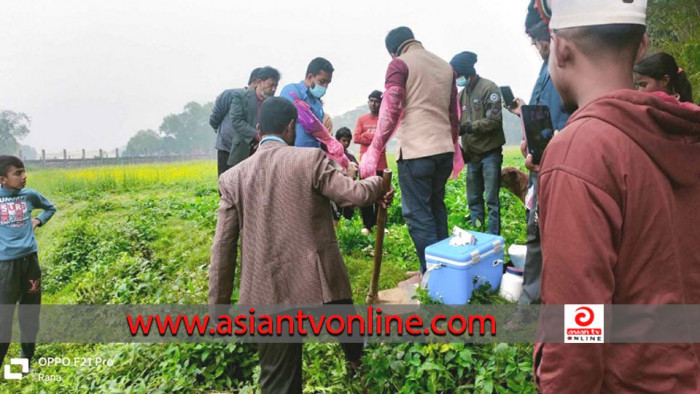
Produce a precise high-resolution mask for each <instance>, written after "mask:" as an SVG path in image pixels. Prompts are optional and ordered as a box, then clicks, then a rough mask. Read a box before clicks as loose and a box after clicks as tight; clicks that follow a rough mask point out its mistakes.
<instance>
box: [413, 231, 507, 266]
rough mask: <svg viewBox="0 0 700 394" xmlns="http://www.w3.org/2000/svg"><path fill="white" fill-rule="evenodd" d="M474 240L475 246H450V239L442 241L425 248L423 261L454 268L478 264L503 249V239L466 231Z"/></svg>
mask: <svg viewBox="0 0 700 394" xmlns="http://www.w3.org/2000/svg"><path fill="white" fill-rule="evenodd" d="M468 232H469V233H470V234H472V235H473V236H474V237H475V238H476V244H474V245H464V246H452V245H450V238H447V239H443V240H442V241H439V242H437V243H434V244H432V245H430V246H428V247H427V248H425V260H426V261H427V262H429V263H444V264H449V265H453V266H456V267H466V266H468V265H473V264H478V263H479V261H480V260H481V259H482V258H484V257H485V256H488V255H490V254H493V253H499V252H502V251H503V249H504V248H505V240H504V239H503V237H501V236H498V235H493V234H487V233H479V232H476V231H468Z"/></svg>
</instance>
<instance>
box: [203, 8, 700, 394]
mask: <svg viewBox="0 0 700 394" xmlns="http://www.w3.org/2000/svg"><path fill="white" fill-rule="evenodd" d="M645 26H646V2H645V1H619V2H612V1H603V0H596V1H588V2H555V3H554V4H553V5H552V6H550V4H549V2H547V1H542V0H532V1H531V2H530V6H529V8H528V14H527V18H526V21H525V32H526V34H527V35H528V36H529V37H530V38H531V42H532V45H534V46H535V47H536V48H537V50H538V52H539V54H540V55H541V57H542V60H543V63H542V68H541V71H540V73H539V76H538V78H537V82H536V84H535V87H534V89H533V93H532V96H531V98H530V100H529V103H527V104H528V105H545V106H547V107H548V109H549V114H550V117H551V119H550V120H551V124H552V125H553V127H554V128H555V129H556V132H555V137H554V138H553V139H552V141H551V142H550V144H549V146H548V147H547V149H546V153H545V155H544V158H543V159H542V161H541V163H535V162H534V160H533V157H532V155H531V154H529V153H528V149H527V146H526V145H527V144H526V142H525V141H524V142H523V144H522V146H521V148H522V151H523V156H524V159H525V166H526V167H527V169H528V170H529V171H530V178H529V184H528V189H529V190H528V193H527V196H526V199H525V203H526V207H527V212H528V214H527V246H528V247H527V256H526V263H525V275H524V277H525V278H524V283H523V290H524V291H523V293H522V296H521V299H520V304H530V303H545V304H571V303H576V304H581V303H589V304H590V303H593V304H619V303H626V304H635V303H640V304H656V303H681V304H684V303H685V304H696V303H700V291H699V290H698V289H700V268H698V267H700V264H698V263H700V261H698V256H700V254H699V253H700V247H699V246H698V242H697V235H698V233H697V231H694V230H693V226H694V223H695V222H696V221H698V219H700V212H699V211H698V210H697V207H698V206H700V200H699V198H700V179H699V178H698V175H697V168H700V163H698V162H697V161H698V160H700V155H699V154H700V143H699V141H700V129H699V127H700V108H698V107H697V106H695V105H694V104H692V93H691V90H690V85H689V83H688V82H687V78H685V73H684V71H683V70H682V69H681V68H679V67H678V65H676V63H675V61H674V60H673V58H672V57H671V56H670V55H668V54H665V53H658V54H653V55H650V56H647V57H644V54H645V51H646V48H647V45H648V36H647V35H646V33H645ZM385 45H386V49H387V52H388V53H389V56H390V57H391V58H392V61H391V62H390V64H389V66H388V69H387V70H386V79H385V86H384V92H383V93H382V92H379V91H374V92H372V93H371V94H370V95H369V103H368V104H369V109H370V113H368V114H367V115H364V116H362V117H361V118H360V119H358V121H357V126H356V129H355V132H354V135H353V140H354V142H355V143H357V144H359V145H360V156H359V176H360V179H361V180H359V181H354V179H355V177H356V174H355V168H354V165H353V164H349V163H356V162H357V160H355V157H354V156H352V155H350V154H347V147H348V145H349V143H350V139H351V138H350V132H349V129H346V128H344V129H341V130H338V133H337V135H336V137H337V140H335V139H333V140H331V138H330V136H331V132H332V130H329V129H327V128H325V127H324V126H323V122H322V120H323V119H324V116H326V115H327V114H325V113H324V109H323V102H322V101H321V98H322V97H323V95H324V93H325V92H326V90H327V89H328V85H329V84H330V83H331V81H332V77H333V67H332V65H331V64H330V62H328V61H327V60H326V59H322V58H316V59H314V60H312V61H311V63H310V64H309V67H308V69H307V73H306V76H305V77H304V79H303V80H302V81H301V82H299V83H294V84H289V85H287V86H285V87H284V88H283V90H282V93H281V97H282V98H281V99H272V98H271V99H268V101H265V102H264V103H263V105H262V108H261V110H260V127H259V130H260V132H261V136H262V141H261V142H259V143H258V142H257V140H251V141H252V142H251V144H253V145H255V144H259V145H260V146H261V149H262V148H266V149H265V155H266V156H263V155H259V154H256V155H254V156H253V157H254V159H249V160H247V161H243V162H241V163H240V164H239V165H238V167H234V168H233V170H230V171H228V172H226V173H224V174H223V175H222V177H221V178H220V187H221V191H222V201H221V210H220V212H219V224H218V226H217V231H216V234H217V235H216V240H215V243H214V253H213V256H212V265H211V271H210V274H211V275H210V285H211V292H210V302H211V303H214V304H217V303H228V302H230V296H231V291H232V287H231V286H232V281H233V273H232V269H233V267H235V250H236V240H237V239H238V237H239V234H242V235H241V237H242V238H243V239H246V242H247V243H248V242H252V243H253V244H255V241H250V240H251V239H253V240H254V239H257V238H259V237H262V235H257V236H256V235H247V236H246V235H245V234H249V232H264V233H265V234H267V238H268V239H274V240H275V241H274V243H275V245H280V247H283V246H284V245H290V244H294V245H295V248H290V249H288V252H286V253H280V252H275V253H272V252H271V250H275V248H269V247H266V248H256V247H255V246H247V245H246V247H244V248H242V250H243V253H244V256H243V258H242V261H243V263H242V269H243V274H242V275H243V277H242V279H241V291H240V299H239V302H241V303H246V302H253V303H254V302H262V303H265V302H272V303H286V302H292V301H293V302H307V303H308V302H311V303H331V302H351V300H350V293H349V281H348V278H347V271H346V268H345V266H344V265H343V264H342V257H341V255H340V250H339V249H338V246H337V243H335V242H334V241H333V240H334V236H333V234H334V233H333V232H332V230H331V229H332V224H333V215H332V214H331V213H330V212H329V208H328V207H329V206H330V205H331V203H332V202H333V206H334V211H335V219H336V220H337V219H338V218H339V217H340V216H346V217H350V216H349V215H351V214H352V211H346V210H344V209H345V208H343V207H344V206H346V205H348V204H350V203H352V204H353V205H356V206H368V205H369V204H372V203H376V202H380V203H382V204H387V203H389V202H390V200H391V195H384V196H382V195H381V193H380V178H379V177H377V175H380V174H381V170H383V169H384V168H386V167H387V163H386V146H387V143H388V142H389V140H390V139H391V138H392V137H394V136H396V140H397V145H398V146H397V151H396V160H397V167H398V178H399V187H400V189H401V197H402V198H401V209H402V214H403V216H404V218H405V219H406V223H407V225H408V229H409V233H410V235H411V238H412V240H413V243H414V245H415V248H416V254H417V256H418V259H419V261H420V269H421V271H422V272H424V271H425V269H426V266H425V254H424V250H425V248H426V246H429V245H431V244H433V243H435V242H437V241H439V240H442V239H444V238H447V236H448V234H447V210H446V208H445V203H444V197H445V184H446V182H447V180H448V179H449V177H450V175H455V176H456V174H458V173H459V171H460V170H461V169H462V168H463V167H464V166H465V163H466V167H467V176H466V179H467V182H466V193H467V199H468V204H469V210H470V219H471V223H472V225H473V226H474V227H475V228H482V229H484V231H488V232H490V233H493V234H498V233H499V232H500V205H499V199H498V193H499V187H500V184H501V179H500V176H501V165H502V162H503V155H502V147H503V145H504V144H505V138H504V133H503V124H502V111H503V110H504V108H506V109H507V110H508V111H510V112H511V113H513V114H515V115H518V116H520V115H521V112H520V111H521V108H523V107H522V106H523V105H526V102H525V101H524V100H523V99H520V98H516V99H515V100H513V102H504V100H503V96H502V92H501V90H500V89H499V87H498V85H497V84H496V83H494V82H492V81H490V80H488V79H486V78H484V77H481V76H480V75H479V74H478V73H477V72H476V68H475V64H476V63H477V59H478V57H477V54H475V53H473V52H470V51H464V52H460V53H458V54H456V55H455V56H454V57H453V58H452V59H451V61H450V62H449V63H448V62H447V61H445V60H443V59H441V58H440V57H439V56H437V55H435V54H433V53H431V52H430V51H428V50H427V49H426V48H424V47H423V45H422V43H421V42H420V41H418V40H417V39H416V38H415V37H414V35H413V32H412V31H411V30H410V29H409V28H408V27H398V28H396V29H393V30H391V31H390V32H389V33H388V34H387V36H386V40H385ZM635 87H636V88H637V89H638V90H639V91H635ZM460 89H461V90H460ZM651 91H653V93H652V94H649V93H648V92H651ZM258 97H259V98H261V99H262V96H260V95H258ZM285 100H286V103H285ZM273 107H275V108H277V107H279V108H280V111H281V108H282V107H284V108H285V109H284V111H283V112H284V114H285V115H284V118H283V119H282V120H281V122H280V123H279V125H278V127H276V128H275V127H266V126H265V124H266V123H265V122H264V118H265V117H270V118H275V117H277V116H281V115H279V114H274V113H273V112H272V111H273ZM267 108H269V109H270V112H269V113H268V112H266V111H265V109H267ZM294 109H296V112H295V111H294ZM280 113H282V112H280ZM297 118H298V121H297V122H295V119H297ZM250 126H253V124H250ZM275 138H276V139H275ZM336 143H337V145H338V146H334V145H335V144H336ZM292 145H293V146H294V147H292ZM251 147H252V146H251ZM305 147H314V148H322V149H323V150H319V149H312V150H308V149H303V148H305ZM324 151H325V154H324V153H322V152H324ZM256 156H257V157H256ZM341 156H342V157H341ZM281 162H284V165H282V164H279V163H281ZM334 162H335V163H334ZM314 171H315V172H314ZM252 173H255V174H257V175H256V176H255V177H253V176H251V175H250V174H252ZM307 185H311V187H310V188H308V187H306V188H304V189H303V190H302V189H299V187H301V186H307ZM278 188H282V190H285V191H286V192H282V191H277V190H275V189H278ZM341 189H342V190H344V191H343V192H342V193H340V192H339V190H341ZM280 199H285V201H281V200H280ZM269 200H272V202H271V201H269ZM351 200H354V201H351ZM311 202H313V204H312V205H307V204H311ZM268 206H269V207H274V206H284V207H288V206H289V207H294V209H284V210H280V211H278V210H270V209H267V210H266V209H263V208H264V207H268ZM237 209H243V212H236V210H237ZM365 209H366V211H363V223H364V227H365V229H363V232H365V233H366V234H369V230H370V229H371V228H372V225H373V222H372V218H373V217H374V212H375V211H376V210H375V209H374V208H371V210H370V209H367V208H365ZM246 210H248V212H253V213H252V214H250V213H247V214H245V211H246ZM300 212H303V214H301V215H300V214H299V213H300ZM364 212H367V214H365V213H364ZM239 215H240V216H239ZM241 218H242V219H241ZM273 218H274V220H273ZM280 220H282V221H283V223H288V224H287V225H285V226H282V228H279V227H278V226H275V228H274V229H273V228H268V227H267V226H266V225H265V223H272V222H274V223H279V221H280ZM292 223H293V224H292ZM292 227H293V228H294V229H295V230H294V231H293V234H289V233H288V231H289V230H290V229H291V228H292ZM364 230H366V231H364ZM261 234H262V233H261ZM271 234H272V235H271ZM329 234H330V235H329ZM690 234H695V236H694V237H693V236H690ZM329 237H330V238H329ZM307 243H308V244H309V245H317V246H316V247H309V248H306V247H305V246H304V245H306V244H307ZM319 243H320V244H322V245H323V246H321V245H319ZM258 253H259V254H258ZM271 253H272V254H271ZM304 256H308V257H304ZM251 261H253V262H255V261H257V262H258V263H259V264H256V263H251ZM290 264H291V265H292V266H293V267H294V270H293V272H292V271H289V265H290ZM307 264H308V266H307ZM319 264H321V267H320V268H319V266H318V265H319ZM331 264H333V268H330V265H331ZM251 265H252V266H254V267H253V268H248V267H249V266H251ZM307 269H308V270H311V271H312V272H311V273H309V274H308V275H306V274H304V273H303V272H305V271H306V270H307ZM246 270H247V272H246ZM299 271H302V272H301V273H300V272H299ZM289 278H295V279H294V280H290V279H289ZM659 278H666V279H664V280H661V281H659ZM329 283H335V285H334V286H330V288H328V286H329ZM263 289H264V290H263ZM267 346H278V345H265V347H266V350H265V351H264V352H263V353H265V354H269V351H270V350H269V349H267ZM279 346H283V345H279ZM284 346H287V345H284ZM263 353H261V354H263ZM346 354H348V358H349V360H350V361H351V362H353V363H354V362H357V360H358V358H357V357H358V353H354V352H346ZM698 354H700V347H698V346H697V345H693V344H686V345H673V346H669V345H663V344H651V345H647V344H636V345H614V347H612V348H611V347H608V345H584V346H581V345H573V346H572V345H566V344H549V343H548V344H538V345H537V346H536V348H535V377H536V382H537V384H538V387H539V388H540V389H541V390H542V391H544V392H567V391H570V390H571V389H573V388H576V390H582V391H586V392H589V391H638V390H648V389H653V390H663V391H678V392H696V391H697V389H698V388H700V364H699V363H698V358H697V355H698ZM688 357H691V358H692V357H694V360H695V361H694V362H681V361H679V359H683V360H687V359H688ZM584 360H585V361H584ZM261 363H262V365H263V368H262V372H261V377H260V379H261V386H262V389H263V391H265V392H273V391H277V390H280V389H281V390H284V391H298V390H299V386H298V384H299V382H300V376H301V347H300V346H297V347H294V349H293V350H289V349H287V350H284V351H281V352H280V353H279V354H278V355H277V356H276V357H268V356H265V357H262V358H261ZM290 365H292V366H293V367H291V366H290ZM275 366H277V367H278V368H277V369H275ZM281 366H283V367H281ZM280 368H282V369H284V373H286V374H287V375H286V376H288V378H284V379H280V378H279V377H280V376H282V375H280V374H281V372H280V371H281V369H280ZM652 369H654V371H652ZM659 370H662V371H664V373H659ZM273 376H274V377H275V378H272V377H273ZM640 376H643V377H644V378H642V379H640ZM290 382H294V383H290ZM280 385H282V386H280Z"/></svg>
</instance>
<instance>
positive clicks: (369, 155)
mask: <svg viewBox="0 0 700 394" xmlns="http://www.w3.org/2000/svg"><path fill="white" fill-rule="evenodd" d="M407 79H408V66H406V63H404V62H403V60H401V59H398V58H396V59H394V60H392V61H391V63H389V68H388V69H387V71H386V82H385V84H384V87H385V91H384V95H383V97H382V105H381V107H380V108H379V121H378V122H377V131H376V132H375V133H374V138H373V139H372V143H371V144H370V146H369V149H367V152H366V153H365V154H364V155H363V156H362V159H361V162H360V176H361V177H362V178H367V177H370V176H372V175H374V174H376V171H377V163H378V162H379V156H380V155H381V152H382V151H383V150H384V149H385V148H386V145H387V143H389V140H390V139H391V136H393V135H394V133H395V132H396V128H397V127H398V125H399V122H400V121H401V116H402V115H403V111H404V105H405V99H406V80H407Z"/></svg>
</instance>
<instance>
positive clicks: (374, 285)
mask: <svg viewBox="0 0 700 394" xmlns="http://www.w3.org/2000/svg"><path fill="white" fill-rule="evenodd" d="M390 189H391V170H389V169H388V168H387V169H386V170H384V173H383V174H382V197H383V196H384V195H385V194H386V193H387V192H389V190H390ZM376 227H377V228H376V229H375V232H374V268H373V269H372V281H371V282H370V284H369V293H368V294H367V299H366V301H367V303H368V304H376V303H377V302H378V301H379V299H378V298H377V292H378V287H379V273H380V271H381V268H382V254H383V251H384V229H385V228H386V208H382V206H381V205H380V206H379V212H378V213H377V226H376Z"/></svg>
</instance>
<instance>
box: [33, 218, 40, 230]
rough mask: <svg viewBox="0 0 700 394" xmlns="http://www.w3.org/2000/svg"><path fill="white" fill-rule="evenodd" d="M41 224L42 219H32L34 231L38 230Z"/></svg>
mask: <svg viewBox="0 0 700 394" xmlns="http://www.w3.org/2000/svg"><path fill="white" fill-rule="evenodd" d="M40 226H41V220H39V219H32V231H34V230H36V228H37V227H40Z"/></svg>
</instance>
